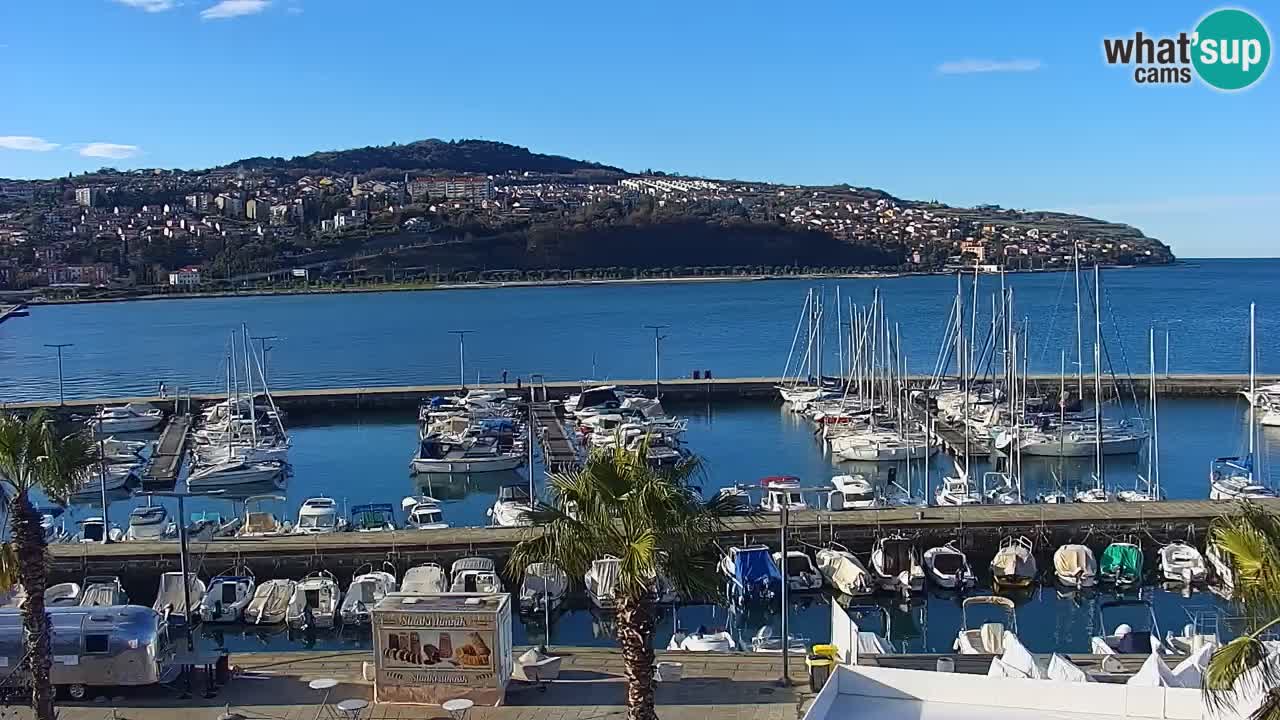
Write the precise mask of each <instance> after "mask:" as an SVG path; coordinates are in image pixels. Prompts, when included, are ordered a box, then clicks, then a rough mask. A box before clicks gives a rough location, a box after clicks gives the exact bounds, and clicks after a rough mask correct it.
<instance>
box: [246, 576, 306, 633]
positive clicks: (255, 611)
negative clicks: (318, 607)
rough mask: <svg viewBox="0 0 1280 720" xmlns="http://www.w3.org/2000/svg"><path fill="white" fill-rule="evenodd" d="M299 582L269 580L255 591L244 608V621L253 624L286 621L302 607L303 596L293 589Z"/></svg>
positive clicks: (276, 623)
mask: <svg viewBox="0 0 1280 720" xmlns="http://www.w3.org/2000/svg"><path fill="white" fill-rule="evenodd" d="M297 585H298V583H296V582H294V581H293V580H268V581H266V582H264V583H262V584H260V585H258V587H257V588H256V589H255V590H254V591H253V598H252V599H251V600H249V603H248V604H247V605H246V606H245V608H244V621H245V622H246V623H249V624H252V625H278V624H280V623H282V622H284V621H285V619H286V618H287V617H288V616H289V613H290V612H291V611H294V612H297V611H299V610H300V608H298V607H295V603H301V602H302V598H299V597H296V595H295V594H294V592H293V590H294V588H295V587H297Z"/></svg>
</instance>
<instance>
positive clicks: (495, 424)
mask: <svg viewBox="0 0 1280 720" xmlns="http://www.w3.org/2000/svg"><path fill="white" fill-rule="evenodd" d="M480 427H482V428H484V429H485V430H495V431H496V430H511V429H513V428H514V427H515V423H514V422H512V420H511V418H485V419H483V420H481V421H480Z"/></svg>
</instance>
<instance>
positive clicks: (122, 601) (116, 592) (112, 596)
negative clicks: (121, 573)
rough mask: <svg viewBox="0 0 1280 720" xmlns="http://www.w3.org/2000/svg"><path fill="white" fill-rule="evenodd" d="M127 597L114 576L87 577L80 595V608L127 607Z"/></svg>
mask: <svg viewBox="0 0 1280 720" xmlns="http://www.w3.org/2000/svg"><path fill="white" fill-rule="evenodd" d="M128 604H129V595H128V593H126V592H125V591H124V585H122V584H121V583H120V578H118V577H116V576H114V575H87V576H85V579H84V592H82V593H80V607H111V606H113V605H128Z"/></svg>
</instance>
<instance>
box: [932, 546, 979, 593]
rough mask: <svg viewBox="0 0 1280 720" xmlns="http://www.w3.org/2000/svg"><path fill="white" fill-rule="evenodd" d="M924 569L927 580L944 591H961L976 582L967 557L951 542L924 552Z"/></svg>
mask: <svg viewBox="0 0 1280 720" xmlns="http://www.w3.org/2000/svg"><path fill="white" fill-rule="evenodd" d="M924 568H925V572H926V573H927V574H928V576H929V579H930V580H933V582H934V584H936V585H937V586H938V587H940V588H944V589H946V590H963V589H965V588H969V587H972V586H973V584H974V583H975V582H976V579H975V578H974V575H973V568H971V567H969V558H968V556H966V555H965V554H964V553H963V552H961V551H960V550H959V549H958V548H956V546H955V543H953V542H952V543H947V544H946V545H940V546H938V547H931V548H929V549H928V550H925V551H924Z"/></svg>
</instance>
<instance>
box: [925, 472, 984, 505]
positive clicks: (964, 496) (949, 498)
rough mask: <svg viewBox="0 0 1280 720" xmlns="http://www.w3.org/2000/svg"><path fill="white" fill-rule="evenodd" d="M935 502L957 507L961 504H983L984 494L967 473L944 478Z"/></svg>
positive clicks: (935, 496)
mask: <svg viewBox="0 0 1280 720" xmlns="http://www.w3.org/2000/svg"><path fill="white" fill-rule="evenodd" d="M934 502H935V504H937V505H938V506H939V507H956V506H960V505H981V504H982V494H981V493H979V492H978V488H977V487H976V486H974V484H973V481H971V480H969V477H968V475H967V474H965V473H963V472H962V473H960V474H959V475H958V476H956V477H946V478H943V479H942V485H940V486H939V487H938V489H937V491H936V493H935V495H934Z"/></svg>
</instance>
